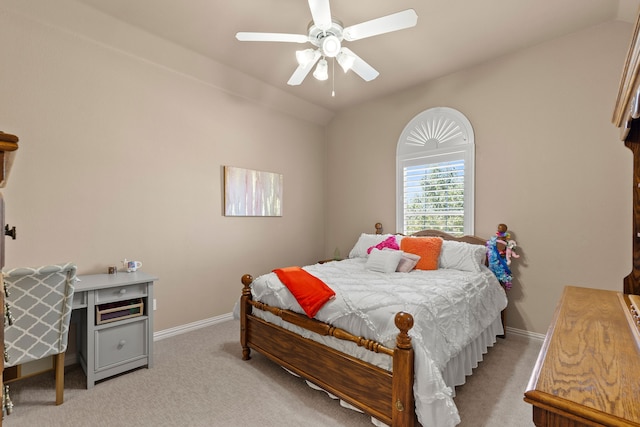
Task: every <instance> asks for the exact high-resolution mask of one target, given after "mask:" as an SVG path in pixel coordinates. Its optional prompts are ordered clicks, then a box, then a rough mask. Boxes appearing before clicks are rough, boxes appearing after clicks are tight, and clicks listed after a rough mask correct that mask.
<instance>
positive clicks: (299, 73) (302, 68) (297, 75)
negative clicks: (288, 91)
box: [287, 50, 320, 86]
mask: <svg viewBox="0 0 640 427" xmlns="http://www.w3.org/2000/svg"><path fill="white" fill-rule="evenodd" d="M318 59H320V52H319V51H318V50H316V51H315V52H314V54H313V60H311V61H309V62H308V63H307V64H306V65H298V68H296V70H295V71H294V72H293V74H292V75H291V77H290V78H289V81H288V82H287V84H288V85H290V86H298V85H299V84H300V83H302V82H303V81H304V78H305V77H307V74H309V71H311V69H312V68H313V66H314V65H316V62H318Z"/></svg>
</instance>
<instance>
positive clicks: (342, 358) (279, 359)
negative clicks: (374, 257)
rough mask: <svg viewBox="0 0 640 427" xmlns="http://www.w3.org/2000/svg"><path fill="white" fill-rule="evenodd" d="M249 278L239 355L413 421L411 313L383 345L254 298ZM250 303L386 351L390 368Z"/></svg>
mask: <svg viewBox="0 0 640 427" xmlns="http://www.w3.org/2000/svg"><path fill="white" fill-rule="evenodd" d="M376 233H377V234H382V226H381V225H380V224H376ZM412 236H437V237H442V238H443V239H445V240H455V241H458V242H467V243H472V244H480V245H484V244H485V243H486V240H485V239H482V238H479V237H476V236H463V237H454V236H451V235H449V234H447V233H443V232H441V231H436V230H423V231H420V232H417V233H414V234H412ZM252 282H253V277H252V276H251V275H249V274H245V275H244V276H242V284H243V285H244V287H243V289H242V297H241V301H240V343H241V345H242V359H243V360H249V359H250V358H251V349H253V350H256V351H257V352H259V353H261V354H263V355H264V356H266V357H267V358H269V359H271V360H272V361H274V362H276V363H278V364H279V365H281V366H283V367H285V368H287V369H288V370H290V371H292V372H294V373H295V374H297V375H299V376H301V377H302V378H304V379H306V380H309V381H311V382H312V383H314V384H316V385H318V386H319V387H321V388H322V389H324V390H326V391H327V392H329V393H331V394H333V395H335V396H337V397H338V398H340V399H342V400H344V401H345V402H348V403H349V404H351V405H353V406H354V407H356V408H358V409H359V410H361V411H363V412H364V413H366V414H368V415H370V416H373V417H375V418H377V419H379V420H380V421H382V422H384V423H386V424H389V425H391V426H392V427H410V426H414V425H416V424H418V422H417V418H416V415H415V405H414V400H413V374H414V362H413V361H414V352H413V347H412V345H411V337H409V334H408V332H409V329H411V327H412V326H413V317H412V316H411V315H410V314H408V313H404V312H400V313H397V314H396V316H395V325H396V327H397V328H398V329H399V331H400V332H399V334H398V336H397V338H396V345H395V348H388V347H385V346H383V345H382V344H380V343H378V342H375V341H372V340H368V339H365V338H362V337H358V336H355V335H352V334H351V333H349V332H348V331H345V330H343V329H340V328H336V327H334V326H331V325H329V324H326V323H323V322H320V321H318V320H315V319H310V318H308V317H307V316H305V315H301V314H298V313H295V312H293V311H290V310H284V309H280V308H277V307H272V306H268V305H266V304H263V303H261V302H259V301H253V300H252V296H251V283H252ZM253 309H258V310H263V311H268V312H270V313H272V314H274V315H276V316H278V317H280V318H281V319H282V320H284V321H286V322H289V323H291V324H294V325H296V326H299V327H302V328H304V329H307V330H309V331H312V332H315V333H317V334H319V335H322V336H333V337H335V338H337V339H341V340H346V341H351V342H354V343H356V344H357V345H358V346H362V347H364V348H366V349H367V350H370V351H373V352H377V353H383V354H388V355H389V356H391V357H392V358H393V371H392V372H389V371H387V370H385V369H382V368H379V367H377V366H374V365H371V364H369V363H366V362H363V361H361V360H359V359H356V358H355V357H352V356H349V355H347V354H345V353H342V352H340V351H337V350H334V349H333V348H330V347H327V346H325V345H322V344H320V343H318V342H316V341H313V340H310V339H307V338H303V337H301V336H300V335H298V334H295V333H293V332H291V331H288V330H286V329H284V328H282V327H280V326H277V325H274V324H272V323H269V322H266V321H264V320H262V319H260V318H258V317H256V316H254V315H253ZM425 427H426V426H425Z"/></svg>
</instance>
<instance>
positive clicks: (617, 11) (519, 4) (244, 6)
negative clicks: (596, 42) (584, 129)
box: [76, 0, 640, 111]
mask: <svg viewBox="0 0 640 427" xmlns="http://www.w3.org/2000/svg"><path fill="white" fill-rule="evenodd" d="M76 1H78V2H79V3H83V4H84V5H86V6H90V7H93V8H95V9H97V10H99V11H101V12H103V13H105V14H108V15H110V16H112V17H114V18H116V19H118V20H121V21H124V22H125V23H127V24H130V25H132V26H135V27H137V28H139V29H142V30H144V31H147V32H149V33H151V34H153V35H155V36H158V37H161V38H164V39H167V40H169V41H171V42H173V43H176V44H178V45H181V46H183V47H185V48H187V49H189V50H192V51H195V52H197V53H199V54H201V55H204V56H206V57H209V58H211V59H213V60H215V61H218V62H220V63H223V64H225V65H227V66H230V67H233V68H235V69H237V70H239V71H241V72H243V73H246V74H248V75H250V76H253V77H255V78H257V79H259V80H261V81H263V82H265V83H267V84H269V85H272V86H275V87H278V88H279V89H281V90H284V91H286V92H288V93H290V94H291V95H293V96H296V97H299V98H302V99H304V100H306V101H308V102H311V103H313V104H316V105H318V106H321V107H323V108H326V109H328V110H332V111H337V110H339V109H341V108H345V107H349V106H352V105H355V104H358V103H360V102H363V101H366V100H370V99H374V98H376V97H379V96H383V95H386V94H389V93H392V92H394V91H398V90H403V89H406V88H409V87H412V86H414V85H416V84H419V83H421V82H424V81H427V80H430V79H434V78H437V77H439V76H443V75H446V74H448V73H451V72H454V71H456V70H459V69H463V68H466V67H469V66H471V65H474V64H478V63H481V62H484V61H486V60H488V59H491V58H495V57H498V56H501V55H505V54H507V53H509V52H513V51H516V50H518V49H522V48H524V47H527V46H532V45H535V44H537V43H540V42H542V41H545V40H548V39H551V38H555V37H559V36H561V35H564V34H568V33H571V32H574V31H577V30H580V29H582V28H586V27H589V26H593V25H597V24H599V23H602V22H606V21H610V20H616V19H619V20H624V21H627V22H635V16H636V13H637V10H638V5H639V3H640V0H477V1H472V0H422V1H409V0H394V1H388V0H331V12H332V15H333V16H334V17H335V18H337V19H339V20H340V21H342V23H343V24H344V26H345V27H346V26H350V25H354V24H358V23H360V22H363V21H367V20H370V19H374V18H378V17H380V16H384V15H388V14H391V13H394V12H398V11H401V10H405V9H409V8H412V9H414V10H415V11H416V13H417V14H418V23H417V25H416V26H415V27H413V28H409V29H405V30H402V31H397V32H393V33H388V34H383V35H379V36H375V37H371V38H368V39H363V40H357V41H352V42H345V44H344V45H345V46H348V47H349V48H350V49H351V50H352V51H354V52H355V53H356V54H357V55H359V56H360V57H361V58H362V59H363V60H365V61H367V62H368V63H369V64H370V65H372V66H373V67H374V68H375V69H377V70H378V71H379V72H380V75H379V76H378V77H377V78H376V79H375V80H372V81H370V82H365V81H363V80H362V79H360V77H358V76H357V75H356V74H354V73H353V72H349V73H347V74H345V73H343V72H342V69H341V68H340V67H339V66H338V65H337V63H336V67H335V73H334V78H333V79H332V78H331V77H330V78H329V80H327V81H324V82H320V81H318V80H316V79H314V78H313V77H312V75H311V73H310V74H309V75H308V76H307V78H306V79H305V80H304V82H303V83H302V84H301V85H300V86H289V85H287V80H288V79H289V77H290V76H291V74H292V73H293V71H294V70H295V69H296V67H297V63H296V59H295V52H296V50H301V49H304V48H307V47H312V46H311V45H310V44H306V45H301V44H296V43H275V42H240V41H238V40H236V38H235V34H236V33H237V32H239V31H250V32H276V33H292V34H307V26H308V25H309V23H310V22H311V13H310V11H309V5H308V2H307V1H305V0H233V1H230V0H180V1H177V0H76ZM329 70H330V72H329V75H330V76H331V74H332V73H331V65H330V68H329ZM332 87H334V88H335V97H332V96H331V91H332Z"/></svg>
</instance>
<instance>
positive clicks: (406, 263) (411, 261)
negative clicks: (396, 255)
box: [396, 252, 420, 273]
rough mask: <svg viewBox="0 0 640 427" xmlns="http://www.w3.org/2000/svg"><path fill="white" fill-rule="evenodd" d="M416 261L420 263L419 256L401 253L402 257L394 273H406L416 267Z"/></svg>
mask: <svg viewBox="0 0 640 427" xmlns="http://www.w3.org/2000/svg"><path fill="white" fill-rule="evenodd" d="M418 261H420V255H416V254H410V253H409V252H402V257H401V258H400V262H399V263H398V267H396V271H399V272H401V273H408V272H410V271H411V270H413V269H414V268H415V267H416V265H418Z"/></svg>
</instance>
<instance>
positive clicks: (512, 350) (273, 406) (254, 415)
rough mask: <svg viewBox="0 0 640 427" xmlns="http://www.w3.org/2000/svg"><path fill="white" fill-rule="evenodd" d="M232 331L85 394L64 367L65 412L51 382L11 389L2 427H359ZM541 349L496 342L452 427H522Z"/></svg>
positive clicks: (170, 342)
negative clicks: (243, 346) (248, 353)
mask: <svg viewBox="0 0 640 427" xmlns="http://www.w3.org/2000/svg"><path fill="white" fill-rule="evenodd" d="M239 336H240V332H239V323H238V322H237V321H227V322H224V323H220V324H218V325H215V326H210V327H207V328H203V329H199V330H197V331H193V332H190V333H186V334H183V335H179V336H175V337H171V338H167V339H164V340H161V341H157V342H156V343H155V365H154V367H153V368H152V369H144V368H143V369H138V370H135V371H133V372H130V373H127V374H124V375H121V376H118V377H115V378H111V379H108V380H105V381H102V382H100V383H98V384H97V385H96V386H95V387H94V388H93V389H91V390H87V389H86V386H85V377H84V373H83V372H82V369H80V368H79V367H78V366H71V367H68V368H67V373H66V387H65V403H64V404H63V405H61V406H55V405H54V403H53V402H54V398H55V391H54V382H53V374H48V373H47V374H42V375H40V376H38V377H34V378H29V379H25V380H22V381H19V382H15V383H13V384H11V386H10V387H11V396H12V399H13V402H14V404H15V408H14V412H13V414H12V415H10V416H8V417H5V419H4V426H5V427H6V426H8V427H13V426H16V427H17V426H20V427H22V426H42V427H46V426H66V427H75V426H78V427H80V426H82V427H85V426H92V427H100V426H113V427H118V426H127V427H135V426H193V427H196V426H198V427H199V426H202V427H204V426H261V427H268V426H279V427H282V426H285V427H286V426H305V427H325V426H358V427H360V426H362V427H371V426H372V425H373V424H371V422H370V418H369V417H368V416H366V415H363V414H360V413H357V412H355V411H351V410H349V409H345V408H342V407H341V406H340V405H339V403H338V402H337V401H335V400H332V399H330V398H328V397H327V396H326V395H325V394H324V393H323V392H320V391H316V390H312V389H311V388H309V387H307V386H306V385H305V384H304V382H303V381H302V380H300V379H299V378H296V377H294V376H292V375H289V374H287V373H286V372H285V371H283V370H282V369H281V368H280V367H278V366H276V365H275V364H273V363H271V362H270V361H268V360H267V359H265V358H264V357H262V356H260V355H258V354H255V352H254V357H253V358H252V360H251V361H248V362H244V361H242V360H241V358H240V355H241V352H240V344H239ZM541 344H542V343H541V342H540V341H537V340H528V339H527V338H523V337H519V336H516V335H513V334H512V335H511V336H509V337H508V338H507V339H506V340H499V341H498V342H497V343H496V345H495V346H494V347H493V349H491V351H490V352H489V354H487V355H485V360H484V361H483V362H482V363H481V364H480V366H479V367H478V369H476V371H475V374H474V375H473V376H472V377H470V378H468V382H467V384H465V385H464V386H463V387H460V388H458V389H457V397H456V399H455V400H456V404H457V406H458V409H459V410H460V415H461V417H462V423H461V424H460V426H461V427H484V426H496V427H503V426H509V427H519V426H532V425H533V423H532V422H531V407H530V406H529V405H527V404H526V403H524V402H523V401H522V397H523V391H524V389H525V386H526V384H527V381H528V379H529V375H530V373H531V369H532V368H533V365H534V364H535V360H536V357H537V354H538V352H539V350H540V347H541Z"/></svg>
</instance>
